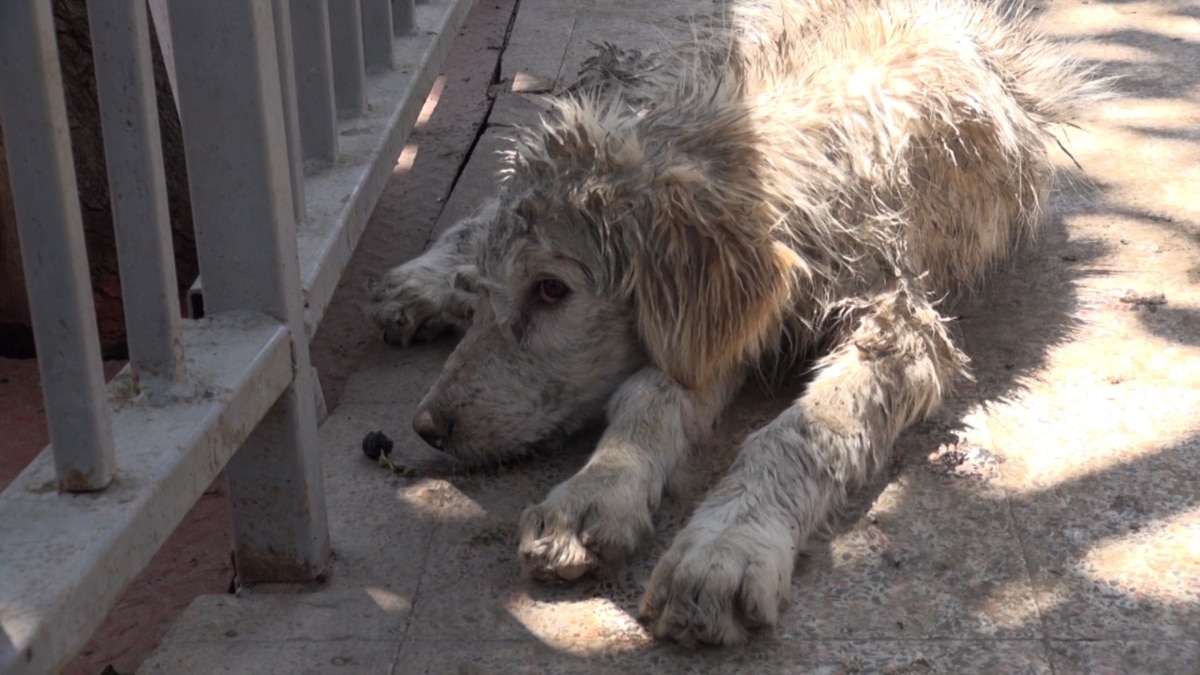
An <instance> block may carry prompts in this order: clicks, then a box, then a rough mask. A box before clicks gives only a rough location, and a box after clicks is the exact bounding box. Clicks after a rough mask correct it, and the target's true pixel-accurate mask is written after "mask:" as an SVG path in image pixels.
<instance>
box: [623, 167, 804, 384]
mask: <svg viewBox="0 0 1200 675" xmlns="http://www.w3.org/2000/svg"><path fill="white" fill-rule="evenodd" d="M654 173H655V174H656V175H655V178H654V179H653V182H652V185H651V186H650V187H649V189H648V190H646V192H645V193H644V194H645V199H646V200H647V203H646V204H645V207H644V209H643V210H641V213H640V214H639V215H640V216H641V217H640V218H639V220H640V221H641V222H639V226H638V227H637V228H636V229H637V230H638V236H637V237H636V241H635V242H628V243H629V244H631V245H632V246H633V247H634V248H635V249H637V250H635V251H632V252H631V253H632V255H631V256H630V257H631V261H630V262H631V265H630V268H629V270H628V273H627V276H626V283H627V284H628V285H627V287H626V288H627V290H628V292H629V293H630V294H631V295H632V296H633V299H634V302H635V304H636V308H637V309H636V312H637V326H638V332H639V333H640V335H641V338H642V340H643V342H644V344H645V346H646V349H647V351H648V352H649V356H650V358H651V359H652V360H653V362H654V364H655V365H656V366H658V367H659V368H661V369H662V370H663V371H664V372H666V373H668V374H669V375H671V376H672V377H674V378H675V379H676V380H678V381H679V382H681V383H682V384H684V385H685V386H690V387H700V386H704V385H705V384H706V383H708V382H709V381H710V380H712V379H713V378H714V377H716V376H718V375H721V374H723V373H724V372H725V371H727V370H728V369H729V368H731V367H733V366H735V365H736V364H737V363H738V362H739V361H740V360H742V359H744V358H747V357H753V356H757V355H758V353H759V352H761V350H762V349H763V348H764V347H765V346H766V344H765V342H766V340H767V339H769V338H770V337H771V336H772V335H774V334H776V333H777V331H778V322H779V321H780V317H781V315H782V313H783V311H784V310H785V307H786V306H787V304H788V301H789V296H790V293H791V289H792V288H793V286H794V284H793V280H794V279H795V278H796V275H797V274H799V273H801V271H802V270H803V269H804V265H803V262H802V261H801V260H800V258H799V256H797V255H796V253H794V252H793V251H792V250H791V249H789V248H788V247H786V246H784V245H783V244H780V243H778V242H776V241H775V240H774V239H773V237H772V236H771V232H770V231H769V224H770V223H773V222H778V220H775V219H774V218H775V216H774V215H772V214H770V213H765V212H763V210H764V209H768V208H769V206H767V205H766V204H765V203H764V201H763V200H761V199H756V198H755V196H754V195H753V194H750V193H747V194H737V193H732V192H731V191H730V187H729V184H728V182H727V181H723V180H716V181H714V180H712V179H711V177H710V176H708V175H707V173H706V171H705V170H704V168H703V167H702V166H698V165H695V164H691V163H688V162H676V163H674V165H673V166H671V167H670V168H668V169H666V170H661V171H657V172H654ZM627 241H628V240H627Z"/></svg>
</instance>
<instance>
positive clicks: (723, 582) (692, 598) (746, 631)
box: [639, 522, 795, 645]
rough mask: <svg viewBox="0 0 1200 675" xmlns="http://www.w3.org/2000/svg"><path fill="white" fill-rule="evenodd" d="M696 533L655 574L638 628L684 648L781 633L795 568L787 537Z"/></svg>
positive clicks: (686, 535)
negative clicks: (770, 630) (775, 629)
mask: <svg viewBox="0 0 1200 675" xmlns="http://www.w3.org/2000/svg"><path fill="white" fill-rule="evenodd" d="M696 525H697V524H696V523H695V522H693V523H692V524H691V525H689V526H688V527H687V528H685V529H684V530H683V531H682V532H680V533H679V536H678V537H676V539H675V541H674V543H672V544H671V548H670V549H669V550H668V551H667V553H666V554H665V555H664V556H663V557H662V559H660V560H659V562H658V565H657V566H656V567H655V568H654V572H653V573H652V574H651V575H650V583H649V584H648V585H647V587H646V592H645V595H644V596H643V597H642V602H641V605H640V607H639V620H641V621H642V623H643V624H644V625H645V626H646V627H647V628H648V629H649V630H650V631H651V632H652V633H653V634H654V636H655V637H657V638H659V639H668V640H675V641H677V642H680V643H683V644H685V645H693V644H695V643H697V642H702V643H706V644H713V645H736V644H741V643H743V642H745V641H746V639H747V638H748V637H749V635H750V633H751V632H752V631H754V630H756V629H759V628H765V627H768V626H773V625H775V622H776V620H777V619H778V618H779V612H780V610H782V609H783V607H784V606H785V605H786V604H787V602H788V599H789V598H790V593H791V579H792V569H793V566H794V564H795V559H794V549H793V548H792V546H791V539H790V537H789V535H788V534H787V532H786V530H785V531H784V532H782V533H776V534H771V531H770V528H761V527H755V526H753V525H742V526H739V525H736V524H734V525H730V526H727V527H726V528H724V529H718V530H712V529H708V528H705V527H702V526H696ZM779 535H782V536H779Z"/></svg>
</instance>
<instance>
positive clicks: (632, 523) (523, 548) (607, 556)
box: [518, 474, 654, 582]
mask: <svg viewBox="0 0 1200 675" xmlns="http://www.w3.org/2000/svg"><path fill="white" fill-rule="evenodd" d="M630 488H631V486H630V485H627V484H624V482H623V481H620V480H619V477H614V476H608V477H603V478H602V477H599V476H587V475H582V474H581V475H578V476H576V477H574V478H572V479H571V480H569V481H567V482H566V483H563V484H562V485H559V486H558V487H556V488H555V489H554V490H553V491H552V492H551V493H550V495H549V496H548V497H546V500H545V501H543V502H542V503H541V504H538V505H536V506H530V507H529V508H527V509H525V512H524V513H522V514H521V522H520V528H519V532H520V544H519V545H518V554H519V555H520V559H521V568H522V569H523V570H524V571H525V574H526V575H528V576H529V577H531V578H533V579H536V580H538V581H544V582H563V581H574V580H576V579H578V578H580V577H582V576H583V575H585V574H587V573H588V572H591V571H593V570H597V569H601V568H612V567H615V566H618V565H620V564H621V563H623V562H624V561H625V559H626V558H627V557H628V556H629V554H630V553H632V552H633V551H634V549H636V548H637V546H638V544H639V543H641V542H642V541H643V540H644V539H645V538H647V537H648V536H650V534H652V532H653V529H654V526H653V523H652V521H651V514H650V506H649V504H647V502H646V498H645V496H644V494H642V495H639V494H638V491H637V490H636V489H630ZM643 492H644V491H643Z"/></svg>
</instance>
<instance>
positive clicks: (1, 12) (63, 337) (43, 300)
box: [0, 0, 116, 491]
mask: <svg viewBox="0 0 1200 675" xmlns="http://www.w3.org/2000/svg"><path fill="white" fill-rule="evenodd" d="M0 125H2V126H3V128H4V140H5V145H6V147H7V148H8V166H9V173H10V180H11V185H12V191H13V204H14V206H15V211H16V215H17V232H18V234H19V236H20V239H21V260H22V263H23V264H24V267H25V283H26V287H27V290H28V293H29V304H30V313H31V315H32V319H33V332H34V338H35V341H36V345H37V354H38V370H39V372H40V373H41V376H42V390H43V392H44V395H45V398H46V415H47V418H48V421H49V424H50V440H51V443H52V444H53V446H54V465H55V469H56V470H57V472H58V481H59V485H60V487H61V488H62V489H64V490H70V491H85V490H100V489H103V488H104V487H105V486H107V485H108V484H109V483H110V482H111V481H112V479H113V475H114V474H115V473H116V459H115V457H114V454H113V438H112V421H111V418H110V416H109V409H108V399H107V397H106V395H105V391H104V375H103V372H102V370H101V366H100V340H99V337H98V335H97V329H96V310H95V307H94V306H93V305H92V293H91V279H90V277H89V273H88V262H87V252H86V250H85V247H84V240H83V220H82V217H81V215H80V212H79V193H78V190H77V188H76V185H75V173H74V168H73V162H72V156H71V138H70V134H69V132H68V129H67V111H66V105H65V103H64V100H63V85H62V74H61V72H60V71H59V66H58V51H57V46H56V44H55V38H54V17H53V16H52V15H51V11H50V3H48V2H44V1H43V0H4V1H3V2H0Z"/></svg>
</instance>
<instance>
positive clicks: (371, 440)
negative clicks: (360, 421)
mask: <svg viewBox="0 0 1200 675" xmlns="http://www.w3.org/2000/svg"><path fill="white" fill-rule="evenodd" d="M392 447H393V444H392V439H390V438H388V437H387V434H385V433H383V432H382V431H372V432H369V433H368V434H367V435H366V436H363V440H362V449H363V454H365V455H366V456H367V457H370V458H371V459H372V460H376V461H378V460H379V455H380V454H382V455H383V456H384V457H387V456H388V455H390V454H392Z"/></svg>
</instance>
